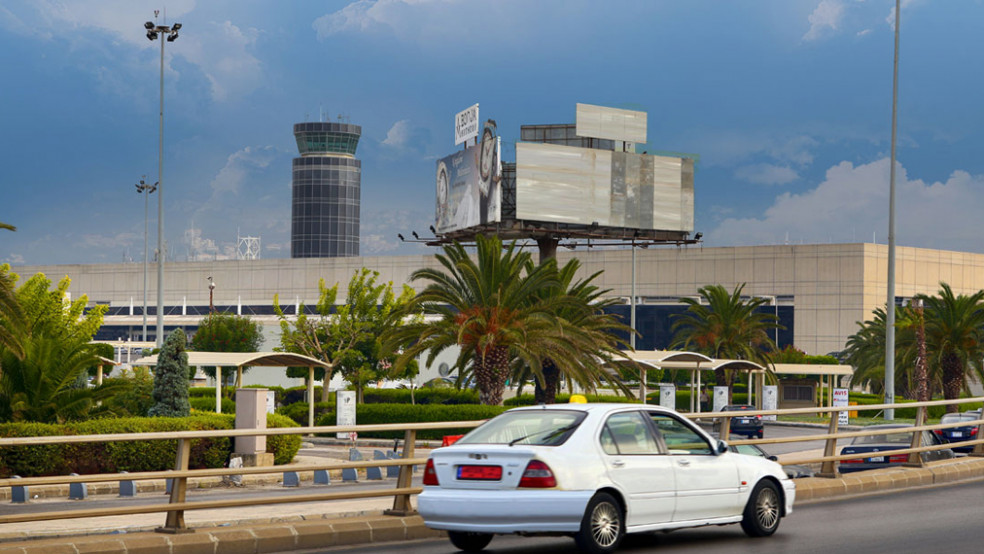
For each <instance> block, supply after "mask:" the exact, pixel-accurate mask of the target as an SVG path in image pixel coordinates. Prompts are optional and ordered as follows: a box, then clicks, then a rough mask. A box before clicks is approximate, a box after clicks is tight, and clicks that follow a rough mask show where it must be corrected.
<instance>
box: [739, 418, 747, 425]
mask: <svg viewBox="0 0 984 554" xmlns="http://www.w3.org/2000/svg"><path fill="white" fill-rule="evenodd" d="M738 423H741V424H743V425H748V424H749V423H750V421H749V419H748V418H747V417H743V418H741V419H739V420H738Z"/></svg>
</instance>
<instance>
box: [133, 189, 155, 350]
mask: <svg viewBox="0 0 984 554" xmlns="http://www.w3.org/2000/svg"><path fill="white" fill-rule="evenodd" d="M144 177H146V175H144ZM135 186H136V187H137V194H142V195H143V197H144V287H143V341H144V342H147V260H148V253H147V250H148V245H147V233H148V231H149V229H148V223H147V221H148V218H149V215H148V213H147V203H148V200H149V199H150V195H151V194H153V192H154V191H155V190H157V183H154V184H153V185H150V184H147V183H146V182H145V181H144V180H143V179H140V184H138V185H135ZM144 193H146V194H144Z"/></svg>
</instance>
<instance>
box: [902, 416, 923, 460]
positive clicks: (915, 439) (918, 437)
mask: <svg viewBox="0 0 984 554" xmlns="http://www.w3.org/2000/svg"><path fill="white" fill-rule="evenodd" d="M925 424H926V406H919V407H918V408H916V427H922V426H923V425H925ZM922 434H923V432H922V431H913V432H912V441H911V443H910V444H909V448H919V447H920V446H922ZM902 465H904V466H905V467H923V459H922V454H920V453H919V452H909V459H908V460H907V461H906V462H905V463H904V464H902Z"/></svg>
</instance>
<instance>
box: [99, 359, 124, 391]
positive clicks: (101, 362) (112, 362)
mask: <svg viewBox="0 0 984 554" xmlns="http://www.w3.org/2000/svg"><path fill="white" fill-rule="evenodd" d="M96 359H97V360H99V365H97V366H96V385H97V386H98V385H101V384H102V382H103V366H104V365H109V366H113V365H121V364H120V362H117V361H116V360H110V359H109V358H104V357H102V356H96Z"/></svg>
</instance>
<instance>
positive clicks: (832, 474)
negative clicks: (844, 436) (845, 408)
mask: <svg viewBox="0 0 984 554" xmlns="http://www.w3.org/2000/svg"><path fill="white" fill-rule="evenodd" d="M839 415H840V414H839V413H838V412H830V426H829V427H828V428H827V429H828V430H827V434H828V435H836V434H837V424H838V423H839V422H840V417H839ZM836 454H837V439H836V438H833V437H831V438H828V439H827V444H826V445H825V446H824V447H823V456H824V457H825V458H826V457H827V456H834V455H836ZM817 477H826V478H828V479H835V478H837V477H840V473H838V472H837V466H836V465H835V462H833V461H832V460H829V461H826V462H824V463H823V465H822V466H821V467H820V473H818V474H817Z"/></svg>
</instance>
